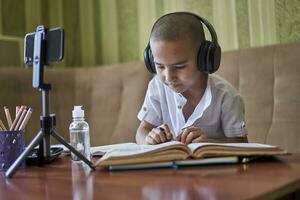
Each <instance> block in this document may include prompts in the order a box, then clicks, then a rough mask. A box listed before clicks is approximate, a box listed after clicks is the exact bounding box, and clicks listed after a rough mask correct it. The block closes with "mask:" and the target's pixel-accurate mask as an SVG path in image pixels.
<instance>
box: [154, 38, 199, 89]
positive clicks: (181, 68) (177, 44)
mask: <svg viewBox="0 0 300 200" xmlns="http://www.w3.org/2000/svg"><path fill="white" fill-rule="evenodd" d="M151 51H152V54H153V58H154V63H155V67H156V72H157V76H158V77H159V79H160V80H161V81H162V82H163V83H165V84H166V85H168V86H169V87H170V88H171V89H172V90H173V91H175V92H177V93H184V92H186V91H188V90H190V89H197V88H199V84H200V83H201V77H203V76H201V72H200V71H199V70H198V69H197V66H196V65H197V64H196V63H197V59H196V55H197V53H198V52H197V50H195V47H193V46H192V45H191V44H190V42H187V41H184V40H183V41H172V42H166V41H151Z"/></svg>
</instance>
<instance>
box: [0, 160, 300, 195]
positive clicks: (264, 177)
mask: <svg viewBox="0 0 300 200" xmlns="http://www.w3.org/2000/svg"><path fill="white" fill-rule="evenodd" d="M0 178H1V180H0V199H5V200H7V199H8V200H9V199H55V200H58V199H122V200H123V199H130V200H132V199H154V200H157V199H163V200H165V199H166V200H167V199H231V200H233V199H239V200H241V199H256V198H257V199H274V198H276V199H278V198H280V197H284V196H286V195H288V198H299V190H300V154H294V155H289V156H281V157H278V160H269V161H263V162H262V161H260V162H252V163H250V164H233V165H214V166H198V167H184V168H179V169H169V168H168V169H152V170H136V171H122V172H108V171H101V170H99V169H98V170H96V171H90V170H89V168H88V167H87V166H85V165H83V164H81V163H72V162H71V161H70V157H69V156H63V157H61V158H58V159H56V160H55V161H54V162H52V163H51V164H48V165H44V166H43V167H34V166H27V167H26V169H22V170H18V171H17V173H16V174H15V175H14V177H13V178H11V179H6V178H5V174H4V172H0Z"/></svg>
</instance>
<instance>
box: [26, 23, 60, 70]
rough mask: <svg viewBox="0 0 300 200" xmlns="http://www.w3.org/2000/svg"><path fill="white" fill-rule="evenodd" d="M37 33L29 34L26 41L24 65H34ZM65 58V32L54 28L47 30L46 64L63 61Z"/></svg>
mask: <svg viewBox="0 0 300 200" xmlns="http://www.w3.org/2000/svg"><path fill="white" fill-rule="evenodd" d="M34 36H35V32H33V33H27V34H26V35H25V41H24V63H25V64H26V65H32V64H33V51H34ZM63 57H64V30H63V29H62V28H53V29H48V30H46V35H45V61H44V62H45V64H48V63H50V62H56V61H61V60H62V59H63Z"/></svg>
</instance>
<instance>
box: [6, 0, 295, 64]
mask: <svg viewBox="0 0 300 200" xmlns="http://www.w3.org/2000/svg"><path fill="white" fill-rule="evenodd" d="M172 11H192V12H195V13H197V14H199V15H201V16H203V17H205V18H207V19H208V20H209V21H210V22H211V23H212V24H213V25H214V27H215V29H216V31H217V34H218V37H219V42H220V44H221V46H222V49H223V50H224V51H227V50H233V49H240V48H248V47H254V46H265V45H269V44H275V43H289V42H296V41H300V0H0V36H5V37H8V36H9V37H20V38H23V37H24V35H25V33H27V32H32V31H34V30H35V28H36V26H37V25H39V24H44V25H46V26H48V27H57V26H61V27H63V28H64V29H65V34H66V41H65V59H64V61H63V62H62V63H60V64H58V66H80V65H82V66H92V65H99V64H109V63H118V62H131V61H136V60H142V53H143V50H144V48H145V46H146V43H147V42H148V36H149V31H150V29H151V27H152V24H153V22H154V21H155V19H157V18H158V17H159V16H161V15H162V14H164V13H167V12H172Z"/></svg>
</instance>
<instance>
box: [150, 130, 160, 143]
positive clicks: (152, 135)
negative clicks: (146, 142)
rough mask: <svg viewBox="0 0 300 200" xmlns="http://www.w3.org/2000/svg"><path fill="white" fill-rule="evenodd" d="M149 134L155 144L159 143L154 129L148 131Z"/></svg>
mask: <svg viewBox="0 0 300 200" xmlns="http://www.w3.org/2000/svg"><path fill="white" fill-rule="evenodd" d="M149 136H150V137H151V138H153V140H155V142H156V144H159V143H161V141H160V137H159V135H158V133H156V132H154V130H152V131H151V132H150V134H149Z"/></svg>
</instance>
